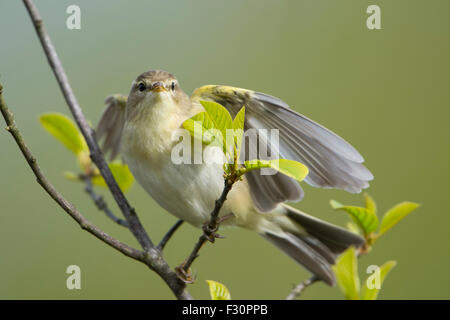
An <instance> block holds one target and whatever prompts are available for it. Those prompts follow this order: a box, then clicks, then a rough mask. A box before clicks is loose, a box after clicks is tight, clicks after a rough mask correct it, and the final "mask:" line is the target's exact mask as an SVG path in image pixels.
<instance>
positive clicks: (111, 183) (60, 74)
mask: <svg viewBox="0 0 450 320" xmlns="http://www.w3.org/2000/svg"><path fill="white" fill-rule="evenodd" d="M23 2H24V4H25V7H26V8H27V10H28V13H29V15H30V17H31V20H32V22H33V25H34V28H35V30H36V33H37V35H38V37H39V40H40V41H41V44H42V47H43V49H44V52H45V55H46V57H47V59H48V62H49V64H50V67H51V69H52V70H53V73H54V74H55V77H56V80H57V81H58V84H59V87H60V88H61V91H62V93H63V95H64V98H65V100H66V103H67V105H68V106H69V109H70V111H71V112H72V115H73V117H74V119H75V122H76V123H77V125H78V127H79V128H80V131H81V133H82V134H83V136H84V138H85V140H86V143H87V145H88V147H89V151H90V156H91V159H92V161H93V162H94V163H95V164H96V166H97V168H98V169H99V170H100V173H101V175H102V176H103V178H104V179H105V181H106V184H107V185H108V188H109V190H110V191H111V193H112V195H113V197H114V199H115V200H116V202H117V204H118V206H119V208H120V209H121V211H122V213H123V215H124V217H125V219H126V220H127V222H128V225H129V226H130V227H129V229H130V230H131V232H132V233H133V235H134V236H135V238H136V239H137V240H138V242H139V243H140V244H141V246H142V248H143V249H144V250H149V249H151V248H153V247H154V246H153V243H152V241H151V240H150V237H149V236H148V234H147V232H146V231H145V229H144V227H143V226H142V224H141V222H140V220H139V218H138V216H137V214H136V212H135V210H134V208H132V207H131V206H130V204H129V203H128V200H127V199H126V198H125V196H124V194H123V193H122V191H121V190H120V188H119V185H118V184H117V182H116V180H115V179H114V178H113V176H112V173H111V170H110V169H109V167H108V165H107V163H106V160H105V158H104V157H103V154H102V152H101V149H100V147H99V146H98V144H97V141H96V139H95V135H94V130H93V129H92V128H91V127H90V126H89V124H88V122H87V120H86V118H85V116H84V114H83V112H82V110H81V107H80V105H79V104H78V101H77V99H76V97H75V94H74V93H73V91H72V88H71V87H70V84H69V79H68V78H67V75H66V73H65V71H64V68H63V66H62V64H61V61H60V60H59V58H58V54H57V53H56V50H55V48H54V47H53V44H52V41H51V39H50V36H49V35H48V33H47V31H46V29H45V27H44V23H43V20H42V18H41V16H40V14H39V11H38V10H37V8H36V6H35V5H34V3H33V1H32V0H23Z"/></svg>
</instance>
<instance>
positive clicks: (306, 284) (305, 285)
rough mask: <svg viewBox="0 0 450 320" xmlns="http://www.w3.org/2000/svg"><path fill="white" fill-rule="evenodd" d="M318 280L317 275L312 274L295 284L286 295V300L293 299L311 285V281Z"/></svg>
mask: <svg viewBox="0 0 450 320" xmlns="http://www.w3.org/2000/svg"><path fill="white" fill-rule="evenodd" d="M319 280H320V279H319V278H318V277H316V276H312V277H311V278H308V279H306V280H304V281H302V282H300V283H299V284H298V285H296V286H295V287H294V289H292V291H291V292H290V293H289V295H288V296H287V297H286V300H294V299H296V298H298V297H299V296H300V295H301V294H302V293H303V291H304V290H305V289H306V288H308V287H309V286H310V285H312V284H313V283H315V282H317V281H319Z"/></svg>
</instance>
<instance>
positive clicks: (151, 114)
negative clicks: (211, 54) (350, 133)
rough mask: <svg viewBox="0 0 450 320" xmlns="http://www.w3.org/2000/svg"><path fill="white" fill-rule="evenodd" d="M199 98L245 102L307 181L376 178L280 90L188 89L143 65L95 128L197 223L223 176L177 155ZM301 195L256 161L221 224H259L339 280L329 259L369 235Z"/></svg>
mask: <svg viewBox="0 0 450 320" xmlns="http://www.w3.org/2000/svg"><path fill="white" fill-rule="evenodd" d="M201 100H205V101H215V102H217V103H220V104H221V105H223V106H224V107H225V108H226V109H227V110H228V111H229V112H230V113H231V115H232V116H235V115H236V114H237V112H238V111H239V110H240V109H241V108H242V106H245V107H246V114H245V125H244V130H245V132H247V131H249V130H250V129H258V130H261V129H278V130H279V145H278V146H271V145H270V144H271V141H270V140H268V139H266V140H264V139H261V140H258V143H259V147H261V143H263V144H264V143H266V145H265V146H264V147H268V148H270V147H273V148H275V147H276V148H277V151H278V153H279V155H280V158H285V159H291V160H296V161H299V162H301V163H303V164H304V165H306V166H307V167H308V169H309V174H308V176H307V177H306V179H305V181H306V182H307V183H308V184H310V185H312V186H314V187H322V188H337V189H343V190H346V191H349V192H353V193H357V192H360V191H361V190H362V189H364V188H367V187H368V186H369V184H368V181H370V180H372V179H373V176H372V174H371V173H370V171H369V170H368V169H367V168H366V167H365V166H363V165H362V163H363V161H364V159H363V157H362V156H361V155H360V154H359V153H358V151H356V150H355V149H354V148H353V147H352V146H351V145H350V144H349V143H347V142H346V141H345V140H343V139H342V138H340V137H339V136H337V135H336V134H334V133H333V132H331V131H330V130H328V129H326V128H324V127H323V126H321V125H319V124H317V123H316V122H314V121H312V120H310V119H308V118H306V117H305V116H303V115H301V114H299V113H297V112H295V111H293V110H292V109H290V108H289V106H288V105H287V104H286V103H285V102H283V101H281V100H280V99H278V98H275V97H273V96H270V95H267V94H264V93H259V92H255V91H251V90H245V89H240V88H234V87H229V86H221V85H208V86H203V87H201V88H198V89H196V90H195V91H194V93H193V94H192V95H191V96H190V97H189V96H188V95H186V94H185V93H184V92H183V90H182V89H181V88H180V85H179V83H178V81H177V79H176V78H175V77H174V76H173V75H172V74H170V73H168V72H165V71H161V70H151V71H148V72H144V73H142V74H141V75H139V76H138V77H137V78H136V80H134V81H133V83H132V86H131V90H130V93H129V95H128V97H125V96H121V95H114V96H111V97H109V98H107V100H106V103H107V108H106V110H105V111H104V113H103V115H102V118H101V120H100V122H99V125H98V128H97V134H98V137H99V139H103V149H104V151H105V152H110V153H111V156H112V157H115V156H116V155H117V154H118V153H119V152H120V154H121V155H122V157H123V159H124V161H125V162H126V163H127V164H128V166H129V168H130V170H131V172H132V173H133V175H134V177H135V178H136V180H137V181H138V182H139V184H140V185H141V186H142V187H143V188H144V189H145V190H146V191H147V192H148V193H149V194H150V195H151V196H152V197H153V198H154V199H155V200H156V201H157V202H158V203H159V205H161V207H163V208H164V209H165V210H167V211H168V212H170V213H171V214H173V215H175V216H176V217H178V218H179V219H182V220H184V221H187V222H188V223H190V224H192V225H194V226H197V227H202V225H203V224H204V223H205V222H207V221H209V218H210V212H211V211H212V209H213V208H214V201H215V200H216V199H218V198H219V196H220V194H221V192H222V190H223V186H224V181H223V165H222V164H220V163H218V162H215V161H203V162H202V163H201V164H190V163H181V164H175V163H174V161H172V149H173V147H174V146H175V145H176V144H177V143H179V141H177V140H176V139H173V136H174V133H175V132H176V131H177V130H178V129H180V128H182V124H183V122H184V121H185V120H186V119H189V118H191V117H192V116H194V115H195V114H197V113H199V112H202V111H204V109H203V107H202V105H201V104H200V103H199V101H201ZM249 147H250V148H256V147H255V146H249ZM212 150H213V151H212V152H209V153H208V157H210V158H211V159H212V158H217V157H219V156H221V155H222V149H221V148H218V147H217V148H216V150H214V148H212ZM205 156H206V153H205V154H203V157H205ZM302 198H303V190H302V188H301V187H300V185H299V184H298V183H297V182H296V181H295V180H293V179H292V178H290V177H288V176H286V175H283V174H281V173H275V174H271V175H267V174H261V172H260V171H258V170H256V171H252V172H249V173H247V174H246V175H245V176H244V179H243V180H242V181H239V182H237V183H235V185H234V186H233V188H232V190H231V191H230V193H229V195H228V197H227V200H226V201H225V203H224V205H223V207H222V209H221V211H220V214H219V216H225V215H230V216H231V218H229V219H227V220H226V221H225V222H224V224H227V225H234V226H239V227H243V228H246V229H249V230H253V231H256V232H257V233H259V234H260V235H262V236H263V237H264V238H266V239H267V240H269V241H270V242H272V243H273V244H274V245H275V246H276V247H278V248H279V249H281V250H282V251H283V252H285V253H286V254H287V255H289V256H290V257H291V258H293V259H294V260H295V261H296V262H298V263H300V264H301V265H303V266H304V267H305V268H307V269H308V270H309V271H310V272H312V273H313V274H314V275H316V276H317V277H318V278H320V279H321V280H323V281H324V282H326V283H327V284H329V285H333V284H334V283H335V277H334V274H333V272H332V269H331V265H332V264H333V263H334V262H335V259H336V257H337V256H338V255H339V253H341V252H342V251H344V250H345V249H346V248H348V247H349V246H351V245H353V246H355V247H359V246H361V245H363V243H364V240H363V239H362V238H361V237H360V236H358V235H356V234H354V233H352V232H349V231H347V230H345V229H343V228H340V227H338V226H335V225H332V224H330V223H327V222H325V221H322V220H319V219H317V218H315V217H312V216H310V215H307V214H305V213H303V212H301V211H299V210H297V209H294V208H292V207H290V206H288V205H286V204H285V203H284V202H286V201H300V200H301V199H302Z"/></svg>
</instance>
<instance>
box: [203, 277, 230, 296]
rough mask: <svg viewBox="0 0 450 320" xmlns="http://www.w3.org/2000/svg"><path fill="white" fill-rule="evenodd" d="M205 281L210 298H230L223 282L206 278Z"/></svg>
mask: <svg viewBox="0 0 450 320" xmlns="http://www.w3.org/2000/svg"><path fill="white" fill-rule="evenodd" d="M206 283H207V284H208V287H209V294H210V295H211V299H212V300H231V295H230V291H228V289H227V287H225V286H224V285H223V284H221V283H220V282H217V281H213V280H206Z"/></svg>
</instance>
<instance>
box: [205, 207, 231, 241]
mask: <svg viewBox="0 0 450 320" xmlns="http://www.w3.org/2000/svg"><path fill="white" fill-rule="evenodd" d="M233 217H234V214H233V213H230V214H227V215H224V216H222V217H220V218H217V219H216V221H215V223H213V224H211V222H210V221H207V222H205V223H204V224H203V227H202V230H203V235H204V236H205V238H206V240H208V241H209V242H211V243H214V241H216V238H219V239H224V238H225V237H224V236H222V235H220V234H218V233H217V230H219V225H220V224H221V223H222V222H224V221H225V220H228V219H230V218H233Z"/></svg>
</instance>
